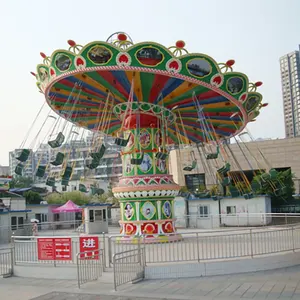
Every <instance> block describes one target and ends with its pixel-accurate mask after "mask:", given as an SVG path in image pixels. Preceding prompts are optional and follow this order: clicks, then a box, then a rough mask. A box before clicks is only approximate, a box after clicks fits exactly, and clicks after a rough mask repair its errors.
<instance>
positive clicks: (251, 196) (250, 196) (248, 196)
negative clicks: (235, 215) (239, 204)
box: [243, 192, 253, 200]
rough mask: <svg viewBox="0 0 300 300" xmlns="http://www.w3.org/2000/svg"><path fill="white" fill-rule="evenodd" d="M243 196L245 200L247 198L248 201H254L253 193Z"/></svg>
mask: <svg viewBox="0 0 300 300" xmlns="http://www.w3.org/2000/svg"><path fill="white" fill-rule="evenodd" d="M243 196H244V198H245V199H246V200H249V199H252V198H253V193H252V192H250V193H246V194H244V195H243Z"/></svg>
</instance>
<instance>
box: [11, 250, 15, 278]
mask: <svg viewBox="0 0 300 300" xmlns="http://www.w3.org/2000/svg"><path fill="white" fill-rule="evenodd" d="M10 268H11V271H10V273H11V274H10V275H11V276H13V275H14V248H13V247H12V248H10Z"/></svg>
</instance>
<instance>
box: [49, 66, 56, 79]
mask: <svg viewBox="0 0 300 300" xmlns="http://www.w3.org/2000/svg"><path fill="white" fill-rule="evenodd" d="M49 73H50V76H51V77H55V76H56V72H55V70H54V69H53V68H52V67H51V68H50V72H49Z"/></svg>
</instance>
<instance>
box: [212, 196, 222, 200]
mask: <svg viewBox="0 0 300 300" xmlns="http://www.w3.org/2000/svg"><path fill="white" fill-rule="evenodd" d="M211 198H212V199H213V200H214V201H217V200H221V199H222V197H221V196H217V195H213V196H211Z"/></svg>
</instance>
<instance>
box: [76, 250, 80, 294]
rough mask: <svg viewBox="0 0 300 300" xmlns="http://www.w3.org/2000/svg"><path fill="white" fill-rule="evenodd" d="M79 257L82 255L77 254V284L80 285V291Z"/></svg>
mask: <svg viewBox="0 0 300 300" xmlns="http://www.w3.org/2000/svg"><path fill="white" fill-rule="evenodd" d="M79 256H80V254H78V253H77V255H76V267H77V284H78V288H79V289H80V266H79Z"/></svg>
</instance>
